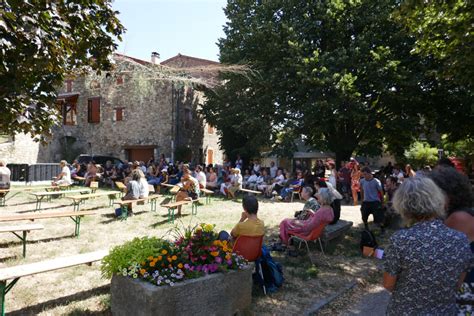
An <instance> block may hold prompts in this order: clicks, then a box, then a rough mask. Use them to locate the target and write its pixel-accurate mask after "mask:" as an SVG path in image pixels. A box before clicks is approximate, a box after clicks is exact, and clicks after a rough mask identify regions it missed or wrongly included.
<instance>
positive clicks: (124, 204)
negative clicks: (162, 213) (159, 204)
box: [113, 194, 160, 220]
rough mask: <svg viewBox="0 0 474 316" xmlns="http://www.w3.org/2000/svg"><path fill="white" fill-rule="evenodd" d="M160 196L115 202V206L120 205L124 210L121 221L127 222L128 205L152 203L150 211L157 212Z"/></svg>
mask: <svg viewBox="0 0 474 316" xmlns="http://www.w3.org/2000/svg"><path fill="white" fill-rule="evenodd" d="M159 197H160V196H159V195H158V194H153V195H149V196H147V197H144V198H141V199H136V200H123V201H119V202H114V203H113V204H118V205H120V208H121V209H122V215H121V216H120V219H121V220H126V219H127V217H128V205H132V204H135V203H139V202H140V203H141V202H147V201H148V202H150V210H151V211H152V212H156V200H157V199H158V198H159Z"/></svg>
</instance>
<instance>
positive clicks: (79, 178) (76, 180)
mask: <svg viewBox="0 0 474 316" xmlns="http://www.w3.org/2000/svg"><path fill="white" fill-rule="evenodd" d="M71 179H72V180H73V181H75V182H77V184H84V183H85V182H86V178H84V177H80V176H75V177H72V178H71Z"/></svg>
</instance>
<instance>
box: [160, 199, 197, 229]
mask: <svg viewBox="0 0 474 316" xmlns="http://www.w3.org/2000/svg"><path fill="white" fill-rule="evenodd" d="M191 202H192V201H191V200H183V201H179V202H171V203H167V204H162V205H161V206H162V207H165V208H167V209H168V223H169V222H171V223H173V224H174V211H175V210H176V209H177V208H178V206H183V205H186V204H188V203H191ZM193 215H194V214H193Z"/></svg>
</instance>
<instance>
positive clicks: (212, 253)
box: [211, 251, 219, 257]
mask: <svg viewBox="0 0 474 316" xmlns="http://www.w3.org/2000/svg"><path fill="white" fill-rule="evenodd" d="M211 255H212V256H213V257H217V256H218V255H219V251H212V252H211Z"/></svg>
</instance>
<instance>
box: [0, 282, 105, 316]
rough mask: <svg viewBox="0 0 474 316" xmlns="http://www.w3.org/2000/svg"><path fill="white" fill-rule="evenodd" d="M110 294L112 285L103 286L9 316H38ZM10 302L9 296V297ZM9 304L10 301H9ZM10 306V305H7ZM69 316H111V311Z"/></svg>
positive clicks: (37, 305)
mask: <svg viewBox="0 0 474 316" xmlns="http://www.w3.org/2000/svg"><path fill="white" fill-rule="evenodd" d="M109 292H110V285H103V286H100V287H98V288H95V289H91V290H87V291H82V292H79V293H75V294H72V295H68V296H63V297H60V298H57V299H54V300H50V301H46V302H43V303H39V304H36V305H30V306H28V307H25V308H22V309H19V310H16V311H12V312H9V313H8V315H18V316H19V315H37V314H39V313H44V312H46V313H47V311H48V310H50V309H53V308H56V307H58V306H67V305H69V304H70V303H71V302H76V301H84V300H86V299H88V298H91V297H94V296H98V295H102V294H107V293H109ZM7 300H8V296H7ZM7 304H8V301H7ZM7 306H8V305H7ZM68 315H110V311H102V312H90V311H80V312H79V310H74V311H72V312H71V313H69V314H68Z"/></svg>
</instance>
